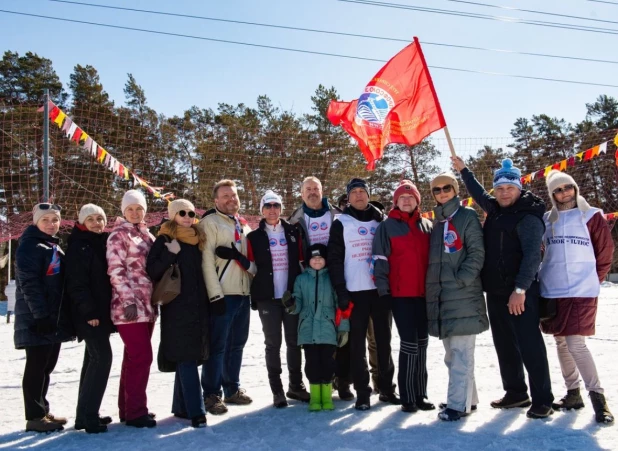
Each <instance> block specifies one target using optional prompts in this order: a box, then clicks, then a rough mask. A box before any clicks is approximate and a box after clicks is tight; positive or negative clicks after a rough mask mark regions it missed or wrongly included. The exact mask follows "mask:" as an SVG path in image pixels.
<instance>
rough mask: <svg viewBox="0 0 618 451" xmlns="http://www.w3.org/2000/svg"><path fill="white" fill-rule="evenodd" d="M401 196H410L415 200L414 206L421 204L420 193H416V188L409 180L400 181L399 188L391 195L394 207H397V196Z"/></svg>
mask: <svg viewBox="0 0 618 451" xmlns="http://www.w3.org/2000/svg"><path fill="white" fill-rule="evenodd" d="M402 194H412V196H414V199H416V205H420V204H421V193H419V192H418V188H417V187H416V186H415V185H414V183H412V182H411V181H410V180H402V181H401V182H399V186H398V187H397V189H396V190H395V192H394V193H393V204H394V205H395V206H397V201H398V200H399V196H401V195H402Z"/></svg>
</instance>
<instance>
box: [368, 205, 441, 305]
mask: <svg viewBox="0 0 618 451" xmlns="http://www.w3.org/2000/svg"><path fill="white" fill-rule="evenodd" d="M431 229H432V224H431V222H430V221H429V220H427V219H424V218H421V216H420V213H419V211H418V208H417V209H416V210H414V212H412V213H411V214H410V213H405V212H403V211H401V210H399V209H398V208H394V209H393V210H391V212H390V213H389V214H388V219H386V221H384V222H382V223H380V225H379V226H378V229H377V230H376V236H375V238H374V240H373V252H372V253H373V261H374V278H375V284H376V287H377V288H378V293H379V294H380V296H383V295H385V294H388V293H390V294H391V295H392V296H393V297H398V298H399V297H425V275H426V274H427V267H428V266H429V238H430V236H431Z"/></svg>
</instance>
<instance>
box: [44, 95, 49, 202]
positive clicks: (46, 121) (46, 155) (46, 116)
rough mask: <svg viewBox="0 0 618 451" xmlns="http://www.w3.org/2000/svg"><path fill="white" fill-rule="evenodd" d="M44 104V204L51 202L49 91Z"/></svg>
mask: <svg viewBox="0 0 618 451" xmlns="http://www.w3.org/2000/svg"><path fill="white" fill-rule="evenodd" d="M44 101H45V103H44V104H43V202H49V89H45V95H44Z"/></svg>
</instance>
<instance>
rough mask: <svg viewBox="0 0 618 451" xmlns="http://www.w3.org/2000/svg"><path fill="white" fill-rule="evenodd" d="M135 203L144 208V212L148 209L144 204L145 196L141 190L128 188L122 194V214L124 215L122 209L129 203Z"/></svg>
mask: <svg viewBox="0 0 618 451" xmlns="http://www.w3.org/2000/svg"><path fill="white" fill-rule="evenodd" d="M135 204H137V205H140V206H141V207H142V208H143V209H144V213H146V211H147V209H148V207H147V205H146V198H145V197H144V195H143V194H142V192H141V191H138V190H136V189H130V190H129V191H127V192H126V193H124V196H122V204H121V207H120V210H121V211H122V214H123V215H124V211H125V210H126V209H127V207H128V206H129V205H135Z"/></svg>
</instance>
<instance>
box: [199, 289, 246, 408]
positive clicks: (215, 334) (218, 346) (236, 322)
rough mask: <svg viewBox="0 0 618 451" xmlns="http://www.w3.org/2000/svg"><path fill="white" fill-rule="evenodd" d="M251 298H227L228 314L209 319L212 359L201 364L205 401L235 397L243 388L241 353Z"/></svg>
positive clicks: (234, 296)
mask: <svg viewBox="0 0 618 451" xmlns="http://www.w3.org/2000/svg"><path fill="white" fill-rule="evenodd" d="M249 306H250V301H249V296H240V295H232V296H225V315H221V316H216V315H211V316H210V357H209V358H208V360H207V361H206V363H204V364H203V365H202V388H203V390H204V399H206V398H207V397H208V396H210V395H213V394H215V395H218V396H221V387H223V394H224V395H225V396H226V397H229V396H232V395H233V394H235V393H236V392H237V391H238V388H239V387H240V366H241V364H242V352H243V349H244V348H245V344H246V343H247V339H248V338H249V314H250V312H251V310H250V309H249Z"/></svg>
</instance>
